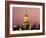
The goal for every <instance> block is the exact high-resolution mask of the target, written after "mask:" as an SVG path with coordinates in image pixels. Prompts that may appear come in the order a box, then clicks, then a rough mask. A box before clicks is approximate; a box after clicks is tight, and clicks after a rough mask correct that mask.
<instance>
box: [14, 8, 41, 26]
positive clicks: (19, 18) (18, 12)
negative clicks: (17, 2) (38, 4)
mask: <svg viewBox="0 0 46 38" xmlns="http://www.w3.org/2000/svg"><path fill="white" fill-rule="evenodd" d="M25 10H27V14H28V17H29V20H30V22H32V24H34V23H35V22H36V24H40V9H39V8H24V7H23V8H22V7H13V18H14V23H16V25H22V24H23V18H24V16H25V14H26V11H25Z"/></svg>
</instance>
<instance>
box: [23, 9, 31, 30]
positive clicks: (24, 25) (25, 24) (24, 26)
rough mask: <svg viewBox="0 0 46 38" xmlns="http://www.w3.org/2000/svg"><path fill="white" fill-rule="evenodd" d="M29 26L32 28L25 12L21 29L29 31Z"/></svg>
mask: <svg viewBox="0 0 46 38" xmlns="http://www.w3.org/2000/svg"><path fill="white" fill-rule="evenodd" d="M31 26H32V24H31V23H30V20H29V17H28V14H27V10H26V14H25V17H24V23H23V28H24V29H25V30H29V29H31Z"/></svg>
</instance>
